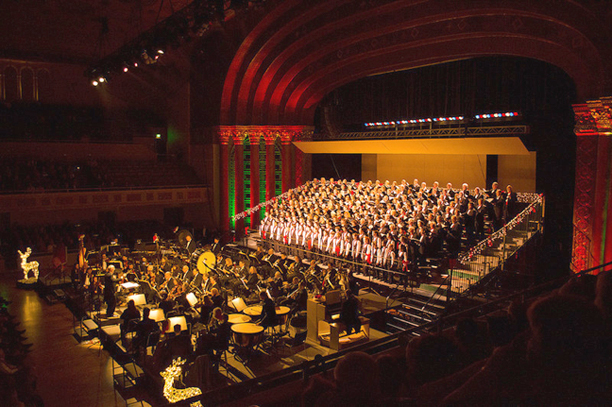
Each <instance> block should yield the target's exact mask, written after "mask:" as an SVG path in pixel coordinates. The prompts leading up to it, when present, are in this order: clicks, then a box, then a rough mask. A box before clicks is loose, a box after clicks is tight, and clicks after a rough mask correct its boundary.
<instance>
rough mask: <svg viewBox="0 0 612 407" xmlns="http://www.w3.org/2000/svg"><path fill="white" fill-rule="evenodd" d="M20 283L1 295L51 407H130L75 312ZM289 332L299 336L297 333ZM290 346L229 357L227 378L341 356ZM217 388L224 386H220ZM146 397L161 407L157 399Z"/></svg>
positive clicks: (366, 301) (6, 286) (370, 301)
mask: <svg viewBox="0 0 612 407" xmlns="http://www.w3.org/2000/svg"><path fill="white" fill-rule="evenodd" d="M20 277H23V276H22V275H21V276H20V275H19V274H18V273H10V274H4V275H2V276H0V294H1V295H2V296H3V297H5V298H7V299H9V300H10V301H12V304H10V306H9V312H10V313H11V314H13V315H15V316H16V317H17V318H18V320H19V321H20V323H21V327H20V329H25V330H26V333H25V336H26V337H27V342H29V343H33V345H34V346H33V347H32V351H31V353H30V354H29V355H28V358H27V359H26V363H27V364H28V366H31V367H33V368H34V371H35V372H36V376H37V378H38V386H37V388H38V393H39V394H40V396H41V397H42V398H43V400H44V402H45V406H65V405H66V401H67V400H70V405H75V406H77V405H78V406H123V405H125V401H124V400H123V399H122V398H121V396H120V395H119V394H118V393H116V392H115V391H114V386H113V379H112V361H111V358H110V357H109V355H108V353H107V352H106V351H105V350H101V349H100V342H99V341H98V340H97V338H95V339H93V340H87V341H83V342H82V343H79V342H78V341H77V339H76V338H75V336H74V326H75V324H76V321H75V320H74V318H73V315H72V313H71V312H70V310H68V308H66V306H65V305H64V304H63V303H61V302H57V303H55V304H53V305H50V304H49V303H48V302H47V301H46V300H45V299H44V298H42V297H40V296H39V294H38V292H36V291H34V290H24V289H20V288H17V285H16V283H17V280H18V279H19V278H20ZM359 298H360V300H361V301H362V303H363V305H364V311H365V312H366V313H370V312H374V311H377V310H379V309H382V308H384V305H385V302H386V299H385V298H384V297H381V296H378V295H376V294H374V293H371V292H366V291H365V290H362V292H361V294H360V296H359ZM389 305H391V304H389ZM289 330H290V331H289V332H290V336H293V335H294V333H295V331H294V328H293V327H290V328H289ZM384 336H386V334H385V333H383V332H379V331H377V330H375V329H370V340H376V339H378V338H381V337H384ZM287 340H288V337H285V338H283V339H282V340H281V341H280V342H279V343H278V344H277V345H276V347H275V348H274V350H273V351H268V350H266V351H262V350H258V351H257V352H255V353H254V354H253V356H252V357H251V358H250V360H249V361H248V363H247V364H245V363H242V362H241V361H240V360H239V359H238V358H236V357H235V356H234V355H233V354H231V353H229V352H228V354H227V356H228V358H227V362H228V364H229V368H228V369H223V368H222V369H221V374H224V375H226V376H227V377H228V380H227V381H228V382H229V383H232V382H241V381H244V380H247V379H250V378H253V377H258V376H262V375H265V374H267V373H271V372H276V371H279V370H282V369H285V368H287V367H290V366H295V365H298V364H300V363H302V362H304V361H307V360H312V359H313V358H314V357H315V356H316V355H317V354H321V355H323V356H325V355H328V354H331V353H333V352H335V351H333V350H331V349H329V348H327V347H323V346H321V345H319V344H318V343H315V342H313V341H311V340H308V339H307V340H306V341H305V343H304V345H301V346H297V347H295V348H294V349H291V348H290V347H289V346H286V345H284V342H285V341H287ZM213 382H214V383H215V385H216V386H218V385H219V381H218V380H215V381H213ZM202 390H203V391H206V390H207V389H202ZM140 396H141V397H142V398H144V399H146V400H147V401H150V402H151V404H153V405H155V401H154V400H155V398H154V397H152V396H151V395H145V394H141V395H140Z"/></svg>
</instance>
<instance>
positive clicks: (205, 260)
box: [191, 249, 217, 274]
mask: <svg viewBox="0 0 612 407" xmlns="http://www.w3.org/2000/svg"><path fill="white" fill-rule="evenodd" d="M198 250H201V249H198ZM198 250H196V251H195V252H194V253H193V255H192V257H191V258H192V259H194V258H196V253H197V258H196V260H195V261H196V269H197V270H198V273H200V274H207V273H209V272H211V271H214V270H215V264H216V262H217V258H216V257H215V254H214V253H213V252H211V251H210V250H206V251H203V252H199V253H198Z"/></svg>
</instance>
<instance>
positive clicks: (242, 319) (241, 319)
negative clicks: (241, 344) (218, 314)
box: [227, 314, 251, 325]
mask: <svg viewBox="0 0 612 407" xmlns="http://www.w3.org/2000/svg"><path fill="white" fill-rule="evenodd" d="M227 322H229V323H230V324H231V325H234V324H245V323H247V322H251V317H250V316H248V315H244V314H229V315H228V316H227Z"/></svg>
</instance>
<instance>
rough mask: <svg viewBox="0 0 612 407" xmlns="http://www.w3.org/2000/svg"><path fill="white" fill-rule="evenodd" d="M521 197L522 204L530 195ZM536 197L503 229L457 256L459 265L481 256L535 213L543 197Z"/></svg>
mask: <svg viewBox="0 0 612 407" xmlns="http://www.w3.org/2000/svg"><path fill="white" fill-rule="evenodd" d="M523 195H524V197H523V199H524V200H523V201H522V202H525V200H526V199H527V196H528V195H530V194H523ZM534 195H535V194H534ZM536 197H537V198H536V199H535V201H533V202H532V203H531V205H529V206H528V207H527V208H525V209H524V210H523V211H522V212H521V213H519V214H518V215H516V216H515V217H514V218H513V219H512V220H511V221H510V222H508V223H506V225H505V226H504V227H502V228H501V229H499V230H498V231H496V232H495V233H493V234H491V236H489V237H488V238H486V239H484V240H482V241H481V242H479V243H478V244H477V245H476V246H473V247H471V248H470V249H469V250H468V251H467V252H463V253H460V254H459V255H458V256H457V260H458V261H459V263H461V264H466V263H467V262H469V261H470V260H472V258H473V257H474V256H477V255H479V254H481V253H482V252H483V251H484V250H486V249H487V248H488V247H492V246H493V243H494V242H495V241H498V240H501V239H503V238H504V237H505V236H506V235H507V234H508V232H509V231H511V230H512V229H514V228H515V227H516V226H518V225H520V224H521V223H522V222H523V220H524V219H525V218H526V217H528V216H529V215H530V214H532V213H535V212H536V206H538V205H542V198H543V196H542V195H536Z"/></svg>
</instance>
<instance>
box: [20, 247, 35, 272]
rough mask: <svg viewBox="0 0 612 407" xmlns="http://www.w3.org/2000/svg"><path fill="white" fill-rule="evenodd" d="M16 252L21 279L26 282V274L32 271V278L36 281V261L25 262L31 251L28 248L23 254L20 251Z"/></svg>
mask: <svg viewBox="0 0 612 407" xmlns="http://www.w3.org/2000/svg"><path fill="white" fill-rule="evenodd" d="M17 251H18V252H19V256H20V257H21V268H22V269H23V278H24V279H25V280H27V279H28V274H29V273H30V271H32V272H33V273H34V278H35V279H36V280H38V262H37V261H30V262H27V261H26V260H27V259H28V257H30V255H31V254H32V249H31V248H29V247H28V248H27V249H26V251H25V253H22V252H21V250H17Z"/></svg>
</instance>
